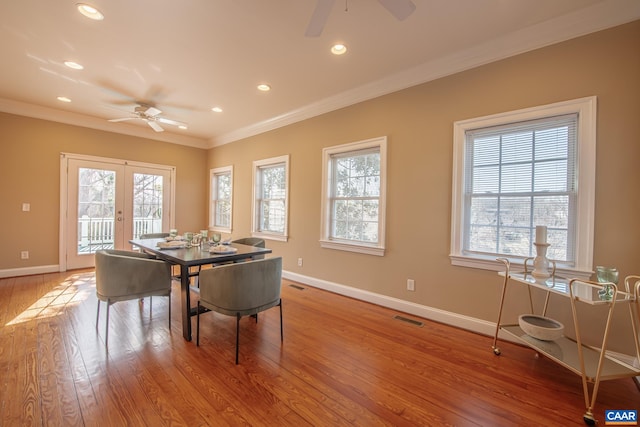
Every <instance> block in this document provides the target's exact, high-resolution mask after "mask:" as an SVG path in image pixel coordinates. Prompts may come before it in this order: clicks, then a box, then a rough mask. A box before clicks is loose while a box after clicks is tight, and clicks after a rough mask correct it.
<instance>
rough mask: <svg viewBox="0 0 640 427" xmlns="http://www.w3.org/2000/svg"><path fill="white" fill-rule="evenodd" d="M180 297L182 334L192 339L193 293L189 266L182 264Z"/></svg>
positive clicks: (189, 339) (186, 338)
mask: <svg viewBox="0 0 640 427" xmlns="http://www.w3.org/2000/svg"><path fill="white" fill-rule="evenodd" d="M180 299H181V303H182V336H183V337H184V339H185V340H187V341H191V295H190V291H189V267H185V266H183V265H181V266H180Z"/></svg>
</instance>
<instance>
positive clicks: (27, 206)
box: [22, 203, 31, 212]
mask: <svg viewBox="0 0 640 427" xmlns="http://www.w3.org/2000/svg"><path fill="white" fill-rule="evenodd" d="M30 210H31V203H23V204H22V212H29V211H30Z"/></svg>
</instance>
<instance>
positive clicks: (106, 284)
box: [95, 249, 171, 345]
mask: <svg viewBox="0 0 640 427" xmlns="http://www.w3.org/2000/svg"><path fill="white" fill-rule="evenodd" d="M95 260H96V295H97V297H98V310H97V314H96V328H97V327H98V322H99V320H100V301H105V302H106V303H107V319H106V329H105V339H104V341H105V345H106V344H108V342H109V307H110V306H111V305H112V304H115V303H116V302H119V301H127V300H132V299H142V298H144V297H152V296H168V297H169V329H171V266H170V265H169V264H168V263H166V262H164V261H161V260H157V259H155V258H154V257H152V256H151V255H147V254H145V253H140V252H130V251H121V250H115V249H107V250H102V251H98V252H96V255H95ZM151 308H152V307H151V299H150V301H149V312H151Z"/></svg>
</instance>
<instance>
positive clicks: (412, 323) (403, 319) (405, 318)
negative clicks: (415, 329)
mask: <svg viewBox="0 0 640 427" xmlns="http://www.w3.org/2000/svg"><path fill="white" fill-rule="evenodd" d="M393 318H394V319H396V320H400V321H402V322H406V323H409V324H411V325H413V326H419V327H421V328H422V327H423V326H424V323H422V322H420V321H418V320H413V319H409V318H408V317H404V316H398V315H395V316H393Z"/></svg>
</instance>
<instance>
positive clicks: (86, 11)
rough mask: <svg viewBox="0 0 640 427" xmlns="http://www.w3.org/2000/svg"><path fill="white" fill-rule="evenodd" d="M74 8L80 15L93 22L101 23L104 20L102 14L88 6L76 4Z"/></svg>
mask: <svg viewBox="0 0 640 427" xmlns="http://www.w3.org/2000/svg"><path fill="white" fill-rule="evenodd" d="M76 7H77V8H78V11H79V12H80V13H81V14H83V15H84V16H86V17H87V18H89V19H93V20H94V21H102V20H103V19H104V15H103V14H102V12H100V11H99V10H98V9H96V8H95V7H93V6H91V5H89V4H86V3H77V4H76Z"/></svg>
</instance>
